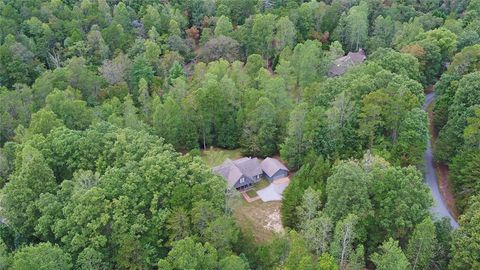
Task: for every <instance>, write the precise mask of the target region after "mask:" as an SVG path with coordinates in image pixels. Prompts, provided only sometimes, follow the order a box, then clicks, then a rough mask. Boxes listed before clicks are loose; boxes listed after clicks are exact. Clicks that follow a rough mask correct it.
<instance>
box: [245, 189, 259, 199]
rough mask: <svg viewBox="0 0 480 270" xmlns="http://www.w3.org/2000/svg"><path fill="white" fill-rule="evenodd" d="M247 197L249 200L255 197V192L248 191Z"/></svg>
mask: <svg viewBox="0 0 480 270" xmlns="http://www.w3.org/2000/svg"><path fill="white" fill-rule="evenodd" d="M247 195H248V197H250V198H254V197H257V191H256V190H255V189H250V190H249V191H247Z"/></svg>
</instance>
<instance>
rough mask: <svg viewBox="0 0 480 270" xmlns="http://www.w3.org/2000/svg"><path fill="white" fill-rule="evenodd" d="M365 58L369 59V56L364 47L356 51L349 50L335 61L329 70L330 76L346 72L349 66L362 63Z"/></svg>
mask: <svg viewBox="0 0 480 270" xmlns="http://www.w3.org/2000/svg"><path fill="white" fill-rule="evenodd" d="M365 59H367V57H366V56H365V52H364V51H363V50H362V49H360V50H358V52H356V53H354V52H349V53H348V54H347V55H345V56H343V57H340V58H338V59H336V60H335V61H333V63H332V65H331V66H330V69H329V71H328V76H330V77H333V76H340V75H342V74H343V73H345V72H346V71H347V69H348V68H349V67H351V66H353V65H356V64H360V63H362V62H363V61H365Z"/></svg>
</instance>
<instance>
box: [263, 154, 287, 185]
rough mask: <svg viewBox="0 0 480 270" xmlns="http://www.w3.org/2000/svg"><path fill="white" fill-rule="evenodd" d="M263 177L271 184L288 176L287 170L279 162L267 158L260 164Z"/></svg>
mask: <svg viewBox="0 0 480 270" xmlns="http://www.w3.org/2000/svg"><path fill="white" fill-rule="evenodd" d="M260 166H261V167H262V171H263V173H264V174H265V177H266V178H267V179H268V180H269V181H270V182H271V181H273V180H277V179H280V178H283V177H287V176H288V169H287V167H285V165H283V164H282V163H281V162H280V161H278V160H277V159H274V158H269V157H267V158H266V159H264V160H263V161H262V163H260Z"/></svg>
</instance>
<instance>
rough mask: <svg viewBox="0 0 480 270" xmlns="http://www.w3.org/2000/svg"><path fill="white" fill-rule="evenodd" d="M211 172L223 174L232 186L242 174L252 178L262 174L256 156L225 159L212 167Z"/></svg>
mask: <svg viewBox="0 0 480 270" xmlns="http://www.w3.org/2000/svg"><path fill="white" fill-rule="evenodd" d="M213 172H214V173H216V174H219V175H221V176H223V177H224V178H225V179H226V180H227V183H228V185H229V186H230V187H232V186H234V185H235V184H236V183H237V181H238V180H239V179H240V178H241V177H242V176H247V177H249V178H252V177H253V176H255V175H260V174H262V168H261V166H260V163H259V161H258V159H257V158H248V157H244V158H241V159H237V160H233V161H232V160H231V159H227V160H225V161H224V162H223V164H222V165H220V166H217V167H214V168H213Z"/></svg>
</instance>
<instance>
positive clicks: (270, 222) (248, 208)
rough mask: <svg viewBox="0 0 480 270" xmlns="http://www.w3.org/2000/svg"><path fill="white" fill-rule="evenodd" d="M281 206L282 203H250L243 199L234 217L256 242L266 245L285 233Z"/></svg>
mask: <svg viewBox="0 0 480 270" xmlns="http://www.w3.org/2000/svg"><path fill="white" fill-rule="evenodd" d="M281 205H282V203H281V202H262V201H261V200H257V201H254V202H251V203H248V202H246V201H245V200H243V199H242V203H240V204H239V205H238V206H237V207H236V209H235V210H234V216H235V219H236V221H237V224H238V226H239V227H240V229H241V230H242V231H245V232H252V234H253V237H254V239H255V242H256V243H257V244H264V243H268V242H269V241H271V240H272V239H274V238H275V236H276V235H278V234H282V233H284V230H283V226H282V221H281V216H280V207H281Z"/></svg>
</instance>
